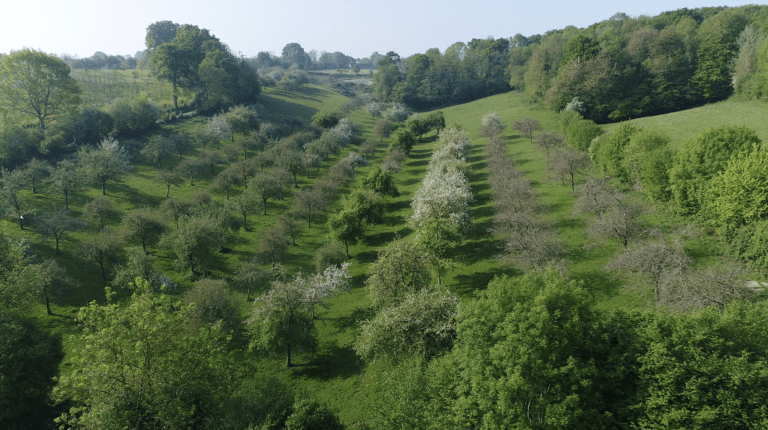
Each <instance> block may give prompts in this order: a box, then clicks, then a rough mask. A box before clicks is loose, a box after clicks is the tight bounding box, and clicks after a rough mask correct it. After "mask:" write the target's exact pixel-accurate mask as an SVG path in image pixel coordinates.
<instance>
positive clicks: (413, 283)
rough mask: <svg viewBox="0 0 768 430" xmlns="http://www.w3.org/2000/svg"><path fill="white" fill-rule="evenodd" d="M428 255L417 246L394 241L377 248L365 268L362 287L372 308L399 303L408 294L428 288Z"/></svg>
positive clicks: (429, 263) (404, 241) (429, 262)
mask: <svg viewBox="0 0 768 430" xmlns="http://www.w3.org/2000/svg"><path fill="white" fill-rule="evenodd" d="M430 265H431V261H430V257H429V253H428V252H427V251H426V250H425V249H424V248H423V246H421V245H420V244H415V243H412V242H410V241H407V240H405V239H400V238H396V239H395V240H393V241H392V242H390V243H389V244H388V245H387V246H386V247H384V248H380V249H379V253H378V258H377V259H376V262H375V263H373V264H372V265H371V266H369V268H368V278H367V279H366V280H365V286H366V289H367V290H368V296H369V297H370V299H371V304H372V305H373V306H374V307H377V308H381V307H384V306H385V305H388V304H391V303H398V302H400V301H401V300H402V298H403V296H405V295H406V294H408V293H410V292H414V291H419V290H423V289H425V288H427V287H428V286H429V281H430V275H429V267H430Z"/></svg>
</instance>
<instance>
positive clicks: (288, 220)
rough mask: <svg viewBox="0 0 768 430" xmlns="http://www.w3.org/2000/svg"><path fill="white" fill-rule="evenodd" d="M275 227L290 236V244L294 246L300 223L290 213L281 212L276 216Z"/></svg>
mask: <svg viewBox="0 0 768 430" xmlns="http://www.w3.org/2000/svg"><path fill="white" fill-rule="evenodd" d="M276 221H277V224H276V225H277V227H278V228H279V229H280V230H281V231H282V232H283V233H285V234H286V235H288V236H290V237H291V245H293V246H296V236H297V235H298V234H299V228H300V223H299V221H298V220H297V219H296V216H295V215H294V214H292V213H285V212H284V213H281V214H280V215H278V216H277V218H276Z"/></svg>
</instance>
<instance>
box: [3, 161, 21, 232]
mask: <svg viewBox="0 0 768 430" xmlns="http://www.w3.org/2000/svg"><path fill="white" fill-rule="evenodd" d="M23 183H24V172H23V171H22V170H21V169H14V170H10V171H9V170H6V169H5V168H1V169H0V202H2V205H3V207H2V210H3V212H6V213H10V214H12V215H13V217H14V218H16V220H17V221H18V222H19V228H20V229H21V230H24V215H25V212H26V208H27V206H26V203H25V202H24V201H23V200H21V199H19V193H20V192H21V187H22V185H23Z"/></svg>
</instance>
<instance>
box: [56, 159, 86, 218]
mask: <svg viewBox="0 0 768 430" xmlns="http://www.w3.org/2000/svg"><path fill="white" fill-rule="evenodd" d="M47 182H48V184H49V186H50V187H52V188H54V189H55V190H56V191H58V192H60V193H62V194H64V209H67V210H68V209H69V195H70V194H72V193H73V192H74V191H76V190H78V189H80V187H82V186H83V182H84V178H83V174H82V172H81V170H80V169H79V168H78V165H77V164H76V163H74V162H73V161H70V160H61V161H59V162H58V163H57V164H56V167H55V168H54V169H53V171H52V172H51V176H49V177H48V181H47Z"/></svg>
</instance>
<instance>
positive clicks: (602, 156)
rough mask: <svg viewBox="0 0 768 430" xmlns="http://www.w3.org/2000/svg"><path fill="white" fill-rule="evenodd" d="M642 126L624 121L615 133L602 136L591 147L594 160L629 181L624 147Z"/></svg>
mask: <svg viewBox="0 0 768 430" xmlns="http://www.w3.org/2000/svg"><path fill="white" fill-rule="evenodd" d="M640 130H641V129H640V127H638V126H636V125H634V124H632V123H629V122H623V123H621V125H619V128H618V129H616V131H615V132H613V134H609V135H606V136H601V138H600V139H598V140H596V141H595V142H594V143H593V144H592V146H591V147H590V151H591V153H592V154H591V156H592V160H593V161H595V162H596V163H597V165H598V166H600V168H601V169H602V170H603V171H604V172H605V173H607V174H609V175H611V176H613V177H614V178H616V179H619V180H620V181H622V182H628V181H629V172H627V170H626V169H625V167H624V148H625V147H626V146H627V145H628V144H629V140H630V139H631V138H632V136H633V135H634V134H635V133H637V132H639V131H640Z"/></svg>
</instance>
